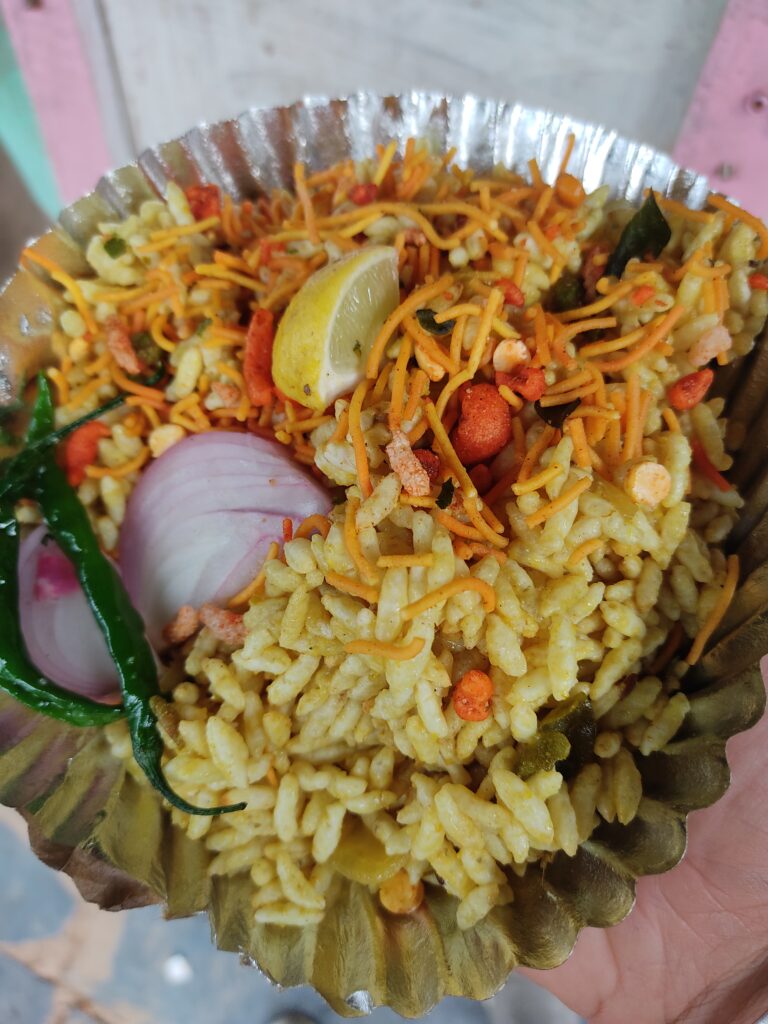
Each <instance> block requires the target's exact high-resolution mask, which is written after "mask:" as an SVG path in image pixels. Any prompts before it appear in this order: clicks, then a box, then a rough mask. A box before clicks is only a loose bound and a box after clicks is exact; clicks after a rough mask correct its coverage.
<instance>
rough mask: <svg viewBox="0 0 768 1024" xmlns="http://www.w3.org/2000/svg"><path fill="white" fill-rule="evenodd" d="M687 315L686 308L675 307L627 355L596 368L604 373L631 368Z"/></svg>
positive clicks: (599, 364)
mask: <svg viewBox="0 0 768 1024" xmlns="http://www.w3.org/2000/svg"><path fill="white" fill-rule="evenodd" d="M685 313H687V309H686V307H685V306H681V305H675V306H673V307H672V309H670V310H669V312H668V313H667V314H666V315H665V316H663V317H662V318H661V320H660V321H659V322H658V323H657V324H656V326H655V327H654V328H653V329H652V330H651V331H650V332H649V333H648V335H647V337H646V338H645V339H644V340H643V341H641V342H640V343H639V344H638V345H636V346H635V348H633V349H632V350H631V351H630V352H627V353H626V355H623V356H619V357H618V358H617V359H606V360H602V361H600V362H595V364H594V365H595V366H596V367H597V368H598V370H602V371H603V372H604V373H612V372H615V371H616V370H623V369H624V368H625V367H626V366H631V365H632V363H636V362H637V361H638V359H642V357H643V356H644V355H646V354H647V353H648V352H650V351H651V349H653V348H654V347H655V346H656V345H658V343H659V342H660V341H662V340H663V339H664V338H665V337H666V336H667V335H668V334H669V332H670V331H671V330H672V328H673V327H674V326H675V324H676V323H677V321H678V320H679V319H680V318H681V317H682V316H684V315H685Z"/></svg>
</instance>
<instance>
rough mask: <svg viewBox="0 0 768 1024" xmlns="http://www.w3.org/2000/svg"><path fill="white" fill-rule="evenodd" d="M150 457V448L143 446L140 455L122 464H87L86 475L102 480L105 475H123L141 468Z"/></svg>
mask: <svg viewBox="0 0 768 1024" xmlns="http://www.w3.org/2000/svg"><path fill="white" fill-rule="evenodd" d="M148 458H149V448H142V450H141V451H140V452H139V454H138V455H136V456H135V457H134V458H133V459H130V460H129V461H128V462H124V463H123V464H122V465H121V466H86V467H85V475H86V476H89V477H91V478H92V479H94V480H101V479H102V478H103V477H105V476H112V477H123V476H128V474H129V473H133V472H135V471H136V470H137V469H141V467H142V466H143V465H144V463H145V462H146V461H147V459H148Z"/></svg>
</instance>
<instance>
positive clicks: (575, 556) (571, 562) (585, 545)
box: [565, 537, 603, 569]
mask: <svg viewBox="0 0 768 1024" xmlns="http://www.w3.org/2000/svg"><path fill="white" fill-rule="evenodd" d="M602 543H603V541H602V539H601V538H600V537H593V538H592V539H591V540H585V541H583V542H582V543H581V544H579V546H578V547H577V548H574V549H573V551H572V552H571V553H570V555H569V556H568V558H567V559H566V562H565V564H566V566H567V567H568V568H569V569H575V568H576V566H577V565H578V564H579V562H581V561H582V560H583V559H584V558H587V557H588V556H589V555H591V554H592V552H593V551H597V549H598V548H599V547H600V545H601V544H602Z"/></svg>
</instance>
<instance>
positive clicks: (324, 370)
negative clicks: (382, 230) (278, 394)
mask: <svg viewBox="0 0 768 1024" xmlns="http://www.w3.org/2000/svg"><path fill="white" fill-rule="evenodd" d="M399 302H400V286H399V282H398V276H397V250H396V249H393V248H392V247H391V246H387V245H372V246H369V247H367V248H365V249H360V250H358V251H357V252H353V253H351V254H350V255H349V256H345V257H343V258H342V259H340V260H337V261H336V262H335V263H331V264H329V265H328V266H327V267H323V268H322V269H321V270H318V271H316V273H314V274H313V275H312V277H310V278H309V280H308V281H306V282H305V283H304V284H303V285H302V286H301V288H300V289H299V290H298V292H297V293H296V294H295V295H294V297H293V298H292V299H291V301H290V303H289V305H288V308H287V309H286V311H285V313H284V314H283V318H282V320H281V321H280V324H279V326H278V329H277V334H276V335H275V343H274V347H273V349H272V378H273V380H274V382H275V384H276V385H277V387H278V388H279V389H280V390H281V391H282V392H283V394H285V395H287V396H288V397H289V398H293V399H294V400H295V401H297V402H301V404H302V405H305V406H308V407H309V408H310V409H317V410H322V409H325V408H327V406H328V405H330V404H331V402H333V400H334V399H336V398H338V397H339V395H343V394H344V392H345V391H349V390H350V389H351V388H353V387H355V385H356V384H358V383H359V382H360V381H361V380H362V379H363V376H364V374H365V361H366V358H367V356H368V353H369V352H370V350H371V346H372V345H373V342H374V339H375V338H376V335H377V334H378V332H379V329H380V328H381V325H382V324H383V323H384V321H385V320H386V318H387V317H388V316H389V314H390V313H391V312H392V310H393V309H395V308H396V307H397V305H398V303H399Z"/></svg>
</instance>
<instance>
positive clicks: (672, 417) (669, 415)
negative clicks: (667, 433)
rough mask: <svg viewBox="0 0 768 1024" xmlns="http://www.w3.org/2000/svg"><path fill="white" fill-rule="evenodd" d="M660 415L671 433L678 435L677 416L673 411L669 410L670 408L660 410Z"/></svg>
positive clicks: (678, 423) (678, 424)
mask: <svg viewBox="0 0 768 1024" xmlns="http://www.w3.org/2000/svg"><path fill="white" fill-rule="evenodd" d="M661 415H662V418H663V419H664V422H665V423H666V425H667V426H668V427H669V429H670V430H671V431H672V433H673V434H679V433H680V420H679V419H678V418H677V415H676V413H675V411H674V409H670V408H666V409H662V411H661Z"/></svg>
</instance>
